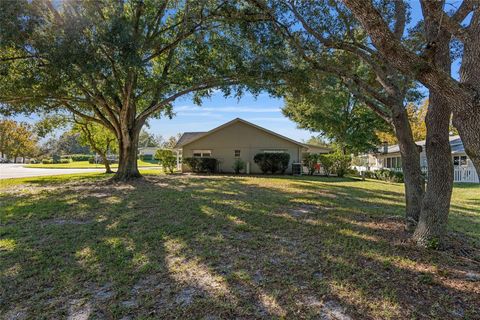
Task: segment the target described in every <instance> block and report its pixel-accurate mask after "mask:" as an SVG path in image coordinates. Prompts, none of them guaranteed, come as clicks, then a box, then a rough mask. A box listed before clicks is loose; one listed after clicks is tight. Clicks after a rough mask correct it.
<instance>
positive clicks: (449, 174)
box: [413, 93, 453, 247]
mask: <svg viewBox="0 0 480 320" xmlns="http://www.w3.org/2000/svg"><path fill="white" fill-rule="evenodd" d="M429 101H430V104H431V106H429V109H428V112H427V117H426V125H427V141H426V148H427V163H428V182H427V190H426V193H425V196H424V198H423V203H422V212H421V214H420V220H419V222H418V226H417V228H416V229H415V232H414V235H413V238H414V239H415V241H416V242H417V243H418V244H419V245H421V246H433V247H437V246H441V245H442V243H443V240H444V236H445V234H446V230H447V221H448V213H449V210H450V199H451V196H452V189H453V163H452V153H451V152H452V151H451V148H450V142H449V134H448V130H449V122H450V106H449V104H448V103H447V102H446V101H445V100H444V99H443V98H442V97H441V96H440V95H439V94H436V93H431V94H430V97H429Z"/></svg>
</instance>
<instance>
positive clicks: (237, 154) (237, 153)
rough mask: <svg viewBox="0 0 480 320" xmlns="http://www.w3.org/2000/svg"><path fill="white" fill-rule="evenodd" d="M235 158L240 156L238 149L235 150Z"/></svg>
mask: <svg viewBox="0 0 480 320" xmlns="http://www.w3.org/2000/svg"><path fill="white" fill-rule="evenodd" d="M235 158H240V150H235Z"/></svg>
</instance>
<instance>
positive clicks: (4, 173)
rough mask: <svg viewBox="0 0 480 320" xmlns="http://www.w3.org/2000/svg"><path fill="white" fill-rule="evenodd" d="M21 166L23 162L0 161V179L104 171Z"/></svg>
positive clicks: (98, 170) (100, 170) (99, 170)
mask: <svg viewBox="0 0 480 320" xmlns="http://www.w3.org/2000/svg"><path fill="white" fill-rule="evenodd" d="M23 166H24V165H23V164H18V163H0V179H8V178H25V177H38V176H54V175H59V174H70V173H83V172H102V171H105V169H42V168H24V167H23Z"/></svg>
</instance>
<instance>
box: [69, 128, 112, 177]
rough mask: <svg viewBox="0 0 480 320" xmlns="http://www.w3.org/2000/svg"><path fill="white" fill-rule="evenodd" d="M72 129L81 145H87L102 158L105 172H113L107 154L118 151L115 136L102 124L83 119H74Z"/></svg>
mask: <svg viewBox="0 0 480 320" xmlns="http://www.w3.org/2000/svg"><path fill="white" fill-rule="evenodd" d="M72 131H73V132H75V133H78V134H79V141H80V143H81V144H82V145H84V146H88V147H89V148H90V149H91V150H92V151H94V152H95V153H96V154H97V155H98V156H99V157H100V158H101V159H102V163H103V165H104V166H105V173H113V171H112V169H111V167H110V160H109V159H108V155H109V154H116V153H117V152H118V141H117V137H116V136H115V135H114V134H113V133H112V132H111V131H109V130H105V128H104V127H103V126H102V125H100V124H98V123H94V122H87V121H84V120H76V122H75V124H74V126H73V128H72Z"/></svg>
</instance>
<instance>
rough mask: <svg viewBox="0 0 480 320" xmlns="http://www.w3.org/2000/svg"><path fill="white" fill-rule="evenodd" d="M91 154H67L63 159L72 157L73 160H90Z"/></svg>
mask: <svg viewBox="0 0 480 320" xmlns="http://www.w3.org/2000/svg"><path fill="white" fill-rule="evenodd" d="M91 156H92V155H91V154H67V155H64V156H62V159H68V158H71V159H72V161H88V159H90V157H91Z"/></svg>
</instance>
